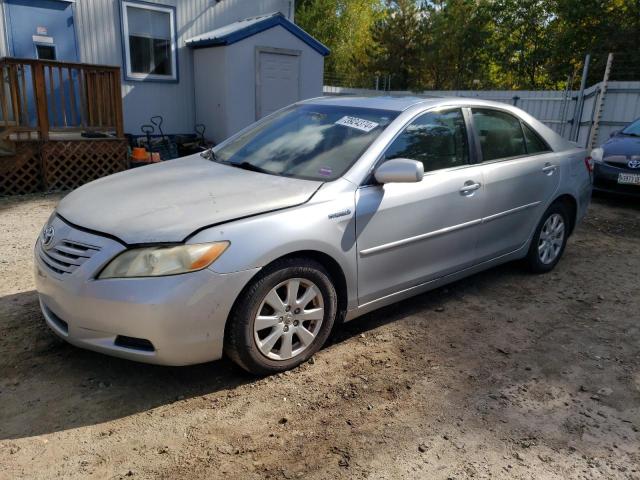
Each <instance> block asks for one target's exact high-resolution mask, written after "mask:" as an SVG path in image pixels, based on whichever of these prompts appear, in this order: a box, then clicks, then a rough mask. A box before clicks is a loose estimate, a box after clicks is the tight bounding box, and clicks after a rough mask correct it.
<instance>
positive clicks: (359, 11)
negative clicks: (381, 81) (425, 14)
mask: <svg viewBox="0 0 640 480" xmlns="http://www.w3.org/2000/svg"><path fill="white" fill-rule="evenodd" d="M381 14H382V4H381V3H380V0H303V1H298V2H297V3H296V22H297V23H298V24H299V25H300V26H301V27H302V28H304V29H305V30H306V31H307V32H309V33H310V34H311V35H313V36H314V37H316V38H317V39H318V40H320V41H321V42H322V43H324V44H325V45H326V46H327V47H329V48H330V49H331V54H330V55H329V56H328V57H327V58H326V61H325V76H326V77H328V78H329V79H331V80H339V81H340V82H341V83H355V84H359V83H362V82H363V81H365V80H366V78H365V77H366V76H367V73H366V65H367V53H366V48H367V47H368V45H369V44H370V43H371V36H372V35H371V28H372V27H373V25H374V23H375V22H376V20H377V19H378V18H379V17H380V16H381Z"/></svg>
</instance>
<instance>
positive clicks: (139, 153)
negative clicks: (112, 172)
mask: <svg viewBox="0 0 640 480" xmlns="http://www.w3.org/2000/svg"><path fill="white" fill-rule="evenodd" d="M131 159H132V160H136V161H138V162H148V161H149V154H148V153H147V150H146V149H144V148H142V147H133V152H131Z"/></svg>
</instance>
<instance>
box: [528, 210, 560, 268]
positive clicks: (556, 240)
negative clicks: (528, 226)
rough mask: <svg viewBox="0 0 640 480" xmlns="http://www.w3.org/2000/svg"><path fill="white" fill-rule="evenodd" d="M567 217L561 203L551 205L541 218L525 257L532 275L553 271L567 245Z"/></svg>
mask: <svg viewBox="0 0 640 480" xmlns="http://www.w3.org/2000/svg"><path fill="white" fill-rule="evenodd" d="M568 235H569V216H568V214H567V211H566V209H565V207H564V206H563V205H562V204H561V203H554V204H552V205H551V206H550V207H549V208H548V209H547V211H546V212H545V213H544V215H543V216H542V219H541V220H540V223H539V224H538V228H537V229H536V232H535V234H534V235H533V239H532V241H531V247H530V248H529V253H528V255H527V263H528V266H529V269H530V270H531V271H532V272H534V273H545V272H549V271H551V270H553V268H554V267H555V266H556V265H557V263H558V262H559V261H560V257H561V256H562V253H563V252H564V249H565V246H566V245H567V238H568Z"/></svg>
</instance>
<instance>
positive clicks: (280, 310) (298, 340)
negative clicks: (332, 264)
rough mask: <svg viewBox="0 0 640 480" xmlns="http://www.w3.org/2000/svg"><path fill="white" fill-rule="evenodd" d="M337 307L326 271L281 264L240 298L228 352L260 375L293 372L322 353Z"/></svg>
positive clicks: (300, 262)
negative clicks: (301, 364) (312, 356)
mask: <svg viewBox="0 0 640 480" xmlns="http://www.w3.org/2000/svg"><path fill="white" fill-rule="evenodd" d="M337 304H338V302H337V295H336V291H335V287H334V286H333V284H332V282H331V278H330V276H329V274H328V273H327V272H326V270H325V269H324V267H323V266H322V265H320V264H319V263H317V262H314V261H312V260H306V259H286V260H282V261H280V262H277V263H275V264H273V265H271V266H270V267H267V268H266V269H265V270H264V271H263V272H262V273H261V274H260V276H259V277H258V278H256V279H255V280H254V281H253V282H252V283H251V284H250V285H249V286H248V287H247V288H246V289H245V290H244V291H243V293H242V294H241V295H240V297H239V299H238V301H237V302H236V306H235V307H234V310H233V312H232V314H231V316H230V318H229V324H228V327H227V335H226V339H225V352H226V353H227V355H228V356H229V357H230V358H231V359H232V360H233V361H235V362H236V363H237V364H238V365H240V366H241V367H242V368H244V369H245V370H247V371H249V372H251V373H254V374H257V375H267V374H271V373H277V372H281V371H284V370H289V369H291V368H294V367H295V366H297V365H299V364H300V363H302V362H304V361H306V360H307V359H309V357H311V355H313V354H314V353H315V352H317V351H318V350H319V349H320V348H321V347H322V345H323V344H324V342H325V341H326V339H327V337H328V336H329V333H330V332H331V328H332V327H333V323H334V321H335V317H336V311H337Z"/></svg>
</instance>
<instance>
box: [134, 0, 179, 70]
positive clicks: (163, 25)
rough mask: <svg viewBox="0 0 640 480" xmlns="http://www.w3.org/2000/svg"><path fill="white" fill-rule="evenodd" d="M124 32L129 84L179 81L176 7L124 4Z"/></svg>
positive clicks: (139, 3)
mask: <svg viewBox="0 0 640 480" xmlns="http://www.w3.org/2000/svg"><path fill="white" fill-rule="evenodd" d="M122 31H123V37H124V38H123V43H124V54H125V71H126V79H127V80H156V81H158V80H160V81H163V80H164V81H175V80H177V78H178V75H177V62H176V29H175V8H174V7H168V6H164V5H155V4H149V3H141V2H136V1H128V0H123V1H122Z"/></svg>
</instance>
